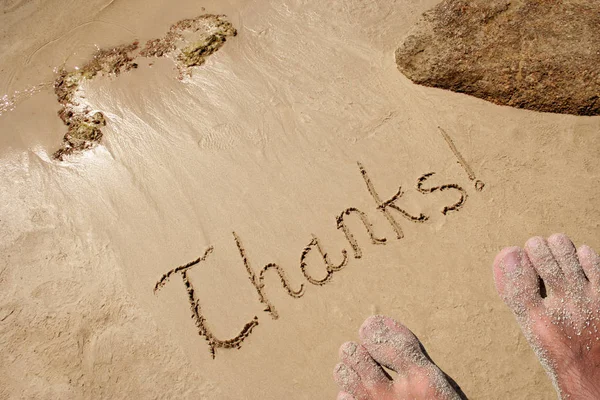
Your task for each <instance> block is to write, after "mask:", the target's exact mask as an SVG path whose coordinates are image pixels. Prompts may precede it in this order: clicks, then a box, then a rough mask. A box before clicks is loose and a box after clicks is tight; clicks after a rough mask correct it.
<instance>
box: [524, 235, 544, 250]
mask: <svg viewBox="0 0 600 400" xmlns="http://www.w3.org/2000/svg"><path fill="white" fill-rule="evenodd" d="M543 244H544V239H542V238H541V237H539V236H534V237H532V238H531V239H529V240H527V247H529V248H531V249H534V250H535V249H538V248H539V247H540V246H542V245H543Z"/></svg>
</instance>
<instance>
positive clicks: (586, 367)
mask: <svg viewBox="0 0 600 400" xmlns="http://www.w3.org/2000/svg"><path fill="white" fill-rule="evenodd" d="M494 278H495V280H496V288H497V290H498V293H499V294H500V296H501V297H502V299H503V300H504V302H505V303H506V304H507V305H508V306H509V307H510V308H511V309H512V310H513V312H514V314H515V316H516V318H517V321H518V322H519V325H520V326H521V329H522V330H523V333H524V334H525V337H526V338H527V340H528V342H529V344H530V345H531V347H532V348H533V349H534V351H535V352H536V354H537V356H538V358H539V359H540V362H541V363H542V365H543V366H544V368H545V369H546V372H547V373H548V375H549V376H550V379H552V382H553V383H554V386H555V388H556V390H557V392H558V395H559V397H560V398H570V399H598V398H600V383H599V382H600V333H599V332H598V329H599V328H600V257H599V256H598V254H596V252H595V251H594V250H592V249H591V248H590V247H588V246H585V245H584V246H581V247H580V248H579V249H578V250H577V249H575V246H574V245H573V243H572V242H571V240H570V239H569V238H568V237H567V236H565V235H563V234H555V235H552V236H550V237H549V238H548V240H547V241H546V240H544V239H543V238H540V237H534V238H531V239H529V240H528V241H527V243H526V244H525V249H524V250H523V249H521V248H519V247H509V248H506V249H504V250H502V251H501V252H500V253H499V254H498V256H496V259H495V261H494Z"/></svg>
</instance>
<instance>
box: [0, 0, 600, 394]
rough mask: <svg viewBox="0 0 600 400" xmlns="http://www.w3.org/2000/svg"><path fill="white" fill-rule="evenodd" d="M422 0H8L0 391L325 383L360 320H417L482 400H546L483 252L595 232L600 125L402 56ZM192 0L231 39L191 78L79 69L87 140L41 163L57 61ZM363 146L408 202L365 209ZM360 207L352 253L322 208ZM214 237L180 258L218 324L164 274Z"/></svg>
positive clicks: (293, 387)
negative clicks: (90, 115)
mask: <svg viewBox="0 0 600 400" xmlns="http://www.w3.org/2000/svg"><path fill="white" fill-rule="evenodd" d="M435 3H436V2H435V1H433V0H431V1H408V0H404V1H392V0H385V1H384V0H373V1H363V0H346V1H337V0H335V1H329V2H324V1H300V0H297V1H289V0H282V1H279V0H278V1H229V2H226V1H206V2H198V1H191V0H190V1H180V2H178V3H177V4H175V5H174V4H172V3H171V2H159V1H155V0H151V1H143V2H142V1H138V0H131V1H122V0H112V1H107V0H104V1H95V0H91V1H86V2H73V1H62V0H61V1H58V0H46V1H41V0H30V1H28V0H22V1H19V0H14V1H8V2H6V1H5V2H3V3H2V4H1V5H0V7H1V8H0V10H1V11H2V12H1V13H0V54H2V57H1V58H0V96H2V95H4V94H6V95H7V96H8V97H7V99H8V100H10V98H11V96H12V94H13V93H14V92H15V91H21V92H23V91H24V90H30V91H33V92H37V93H36V94H35V95H33V96H30V95H29V94H27V93H26V94H24V95H21V96H17V97H19V98H20V100H21V101H20V102H18V103H17V104H16V105H15V107H7V109H6V110H4V111H3V112H2V115H0V188H1V189H0V205H1V207H2V212H1V213H0V398H11V399H12V398H35V399H57V398H60V399H83V398H87V399H92V398H93V399H97V398H113V399H118V398H123V399H129V398H139V399H146V398H148V399H150V398H190V399H199V398H201V399H232V398H248V399H283V398H285V399H331V398H334V396H335V394H336V392H337V388H336V387H335V384H334V382H333V380H332V378H331V374H332V373H331V371H332V368H333V366H334V365H335V364H336V362H337V349H338V347H339V345H340V344H341V343H343V342H344V341H347V340H353V339H356V338H357V333H356V331H357V329H358V327H359V325H360V323H361V322H362V321H363V319H364V318H365V317H366V316H368V315H371V314H373V313H383V314H386V315H389V316H391V317H393V318H396V319H398V320H401V321H402V322H404V323H405V324H406V325H407V326H409V327H410V328H411V330H413V331H414V332H415V333H416V334H417V335H418V336H419V337H420V339H421V340H422V341H423V343H424V344H425V345H426V346H427V349H428V352H429V354H430V355H431V356H432V358H433V359H434V360H435V361H436V362H437V363H438V364H439V365H440V367H441V368H442V369H444V370H445V371H446V372H447V373H448V374H450V375H451V376H452V377H453V378H454V379H455V380H456V381H457V382H459V383H460V385H461V387H462V388H463V389H464V391H465V392H466V393H467V394H468V395H469V396H470V397H472V398H475V399H476V398H490V399H507V398H510V399H531V398H544V399H546V398H548V399H550V398H554V392H553V389H552V386H551V384H550V382H549V381H548V380H547V378H546V376H545V373H544V371H543V369H542V367H541V366H540V365H539V363H538V362H537V360H536V358H535V355H534V354H533V352H532V351H531V349H530V348H529V346H528V345H527V343H526V341H525V339H524V338H523V337H522V336H521V333H520V331H519V328H518V326H517V325H516V323H515V322H514V320H513V317H512V315H511V313H510V311H509V310H508V309H507V308H506V307H505V306H504V305H503V304H502V302H501V300H500V299H499V298H498V296H497V295H496V293H495V291H494V285H493V280H492V274H491V262H492V260H493V258H494V255H495V253H496V252H497V251H498V250H500V249H501V248H502V247H504V246H507V245H513V244H517V245H519V244H522V243H523V242H524V241H525V240H526V239H527V238H528V237H529V236H532V235H546V236H547V235H549V234H550V233H553V232H557V231H563V232H566V233H567V234H569V235H570V236H571V238H572V239H573V240H574V241H575V242H576V243H587V244H589V245H591V246H592V247H595V248H599V247H600V241H599V239H598V235H597V232H598V227H599V221H600V208H599V207H598V206H599V205H600V187H599V186H598V182H599V181H600V166H599V164H598V161H597V155H598V154H599V153H600V136H599V134H600V118H598V117H574V116H566V115H555V114H542V113H536V112H531V111H524V110H517V109H512V108H508V107H502V106H497V105H493V104H490V103H487V102H485V101H482V100H479V99H475V98H471V97H468V96H465V95H461V94H456V93H451V92H446V91H442V90H438V89H431V88H424V87H419V86H416V85H414V84H412V83H411V82H410V81H408V80H407V79H406V78H405V77H404V76H403V75H402V74H401V73H399V72H398V70H397V69H396V64H395V61H394V51H395V49H396V47H397V46H398V44H399V43H400V41H401V38H402V37H403V35H405V34H406V33H407V32H408V30H409V29H410V27H411V26H412V25H413V24H414V22H415V21H416V20H417V18H418V16H419V15H420V14H421V13H422V12H423V11H425V10H426V9H428V8H430V7H432V6H433V5H434V4H435ZM201 7H205V8H206V9H205V10H202V9H201ZM204 12H207V13H217V14H226V15H227V17H228V19H229V21H231V22H232V24H233V25H234V27H235V28H236V29H237V30H238V35H237V36H236V37H235V38H232V39H231V40H228V41H227V43H226V44H225V45H224V46H223V47H222V48H221V49H220V50H219V51H218V52H217V53H215V54H213V55H212V56H210V58H209V59H208V60H207V62H206V64H205V65H203V66H201V67H199V69H198V70H197V71H196V72H194V74H193V76H192V77H189V78H184V79H183V81H181V80H179V79H177V70H176V69H175V68H174V65H173V63H172V62H171V60H169V59H161V60H157V61H156V62H155V63H154V65H153V66H152V67H149V66H147V65H146V66H145V67H144V68H138V69H137V70H136V71H132V72H131V73H128V74H122V75H121V76H119V77H118V78H117V79H113V78H108V77H106V78H102V77H101V78H99V79H94V80H93V81H90V82H87V83H86V84H85V85H83V90H84V93H85V96H86V101H87V102H89V104H90V105H92V106H93V107H94V108H95V109H98V110H101V111H102V112H103V113H104V115H105V117H106V126H105V127H103V133H104V137H103V139H102V143H101V145H99V146H97V147H95V148H93V149H92V150H90V151H87V152H86V153H84V154H82V155H79V156H72V157H67V158H66V159H65V161H62V162H61V161H56V160H53V159H52V153H53V152H54V151H56V150H57V149H58V148H59V146H60V143H61V140H62V136H63V135H64V133H65V126H64V125H63V124H62V121H61V120H60V119H59V118H58V116H57V114H56V113H57V111H58V110H59V108H60V107H59V104H58V103H57V101H56V97H55V96H54V94H53V92H52V89H51V87H50V84H51V82H52V81H53V79H54V78H55V77H56V75H55V73H54V72H53V69H54V68H56V67H60V66H62V65H63V64H64V65H65V66H66V67H68V68H74V67H75V66H78V65H82V64H83V63H85V62H86V61H88V60H89V58H90V56H91V54H93V53H94V52H95V51H96V50H97V49H98V48H105V47H109V46H116V45H119V44H123V43H131V42H132V41H134V40H135V39H138V40H140V42H142V43H144V42H145V41H146V40H148V39H152V38H155V37H160V36H161V35H163V34H164V33H165V32H166V31H167V29H168V28H169V26H170V25H171V24H172V23H174V22H176V21H178V20H181V19H184V18H191V17H195V16H197V15H199V14H202V13H204ZM40 84H41V86H36V85H40ZM31 88H34V89H33V90H31ZM12 108H14V109H12ZM11 109H12V110H11ZM438 126H439V127H442V128H443V130H444V131H445V132H446V133H447V135H448V136H449V137H450V138H451V139H452V140H453V142H454V144H455V147H456V149H458V151H460V153H461V154H462V156H463V157H464V159H465V161H466V162H467V163H468V165H469V166H470V168H471V169H472V172H473V174H474V175H475V177H476V179H480V180H481V181H483V182H484V183H485V187H484V188H483V190H482V191H477V190H476V189H475V182H474V181H473V180H471V179H470V178H469V176H468V174H467V173H466V172H465V169H464V168H463V167H461V165H460V163H459V162H458V161H457V158H456V156H455V155H454V154H453V152H452V151H451V149H450V147H449V146H448V144H447V142H446V140H445V139H444V137H443V135H442V134H441V133H440V130H439V129H438ZM358 162H360V164H361V165H362V166H363V169H364V171H366V175H368V178H369V179H370V182H371V184H372V187H371V192H373V191H376V192H377V195H378V196H379V197H380V200H381V202H385V201H387V200H389V199H390V198H392V196H394V194H395V193H396V192H397V191H398V187H399V186H401V187H402V190H403V192H404V194H403V195H402V196H400V197H399V198H398V199H397V200H396V201H395V203H394V204H395V205H397V208H398V209H400V210H403V211H402V212H401V211H399V210H397V209H393V208H392V207H391V206H390V205H389V204H387V206H388V207H386V208H385V210H386V211H388V212H389V214H388V215H385V214H384V213H383V212H382V211H381V210H378V209H377V203H376V201H375V200H374V198H373V196H372V193H370V192H369V190H368V187H367V185H366V184H365V179H364V178H366V177H367V176H365V175H364V174H361V169H360V168H359V165H358V164H357V163H358ZM431 172H434V173H435V174H434V175H429V176H427V177H425V178H423V179H422V182H421V183H422V184H421V190H420V191H419V190H418V182H419V178H421V177H423V176H424V175H425V174H428V173H431ZM450 184H451V185H454V186H453V187H448V188H447V189H446V190H442V189H441V188H440V189H438V190H435V191H430V190H427V189H431V188H434V187H441V186H442V185H450ZM461 197H462V198H463V203H462V204H460V205H459V206H458V207H456V208H457V209H456V210H449V211H447V212H446V214H444V213H442V210H443V209H444V207H447V206H451V205H454V204H456V203H457V202H458V201H459V199H461ZM351 208H356V209H358V210H361V211H362V212H364V213H365V215H366V218H368V220H369V221H370V223H372V232H373V236H374V237H376V238H378V239H383V238H385V239H386V241H385V244H372V241H371V239H370V238H369V235H368V234H367V233H366V231H365V229H364V227H363V225H362V224H361V222H360V219H359V218H358V215H357V213H356V212H350V214H349V215H346V216H344V217H343V219H342V225H345V227H346V230H347V231H348V232H350V233H351V234H352V235H353V238H354V240H355V241H356V243H357V244H358V245H357V246H356V245H355V246H354V248H353V247H352V246H351V244H350V243H349V241H348V240H347V238H346V236H345V235H344V230H343V229H338V228H337V224H338V222H336V218H338V216H340V214H341V213H342V212H343V211H344V210H348V209H351ZM403 212H404V213H405V214H406V215H403ZM420 214H422V215H423V216H424V217H423V218H421V220H419V218H418V217H419V216H420ZM407 216H413V217H415V220H411V219H410V218H405V217H407ZM388 218H389V219H388ZM394 221H395V223H397V224H395V223H393V222H394ZM340 228H343V226H340ZM399 229H401V230H402V234H403V236H404V237H403V238H402V239H398V238H397V236H399V235H398V233H399ZM232 232H235V233H236V234H237V236H238V237H239V241H240V243H241V244H242V245H243V248H244V250H245V254H246V256H247V261H248V265H247V266H245V265H244V263H243V261H242V258H241V257H240V253H239V251H238V247H237V246H236V242H235V240H234V236H233V234H232ZM313 235H314V237H316V238H318V241H319V245H320V246H321V249H322V250H323V252H324V253H327V256H328V259H329V263H330V265H329V266H328V267H327V268H328V270H326V265H325V263H324V261H323V258H322V257H321V256H320V255H319V252H318V248H317V246H316V245H315V243H316V242H315V241H314V238H313ZM310 243H312V244H313V245H312V246H310V247H308V248H310V249H311V250H309V251H308V252H306V251H305V253H306V256H305V257H304V264H305V265H304V270H303V269H302V268H301V267H300V265H301V256H302V254H303V250H305V248H307V246H308V245H309V244H310ZM210 246H213V251H212V252H211V253H210V254H209V255H208V256H207V258H206V260H205V261H202V262H200V263H198V264H196V265H194V266H192V267H191V268H190V269H189V270H187V272H186V274H185V275H186V277H187V280H188V281H189V282H192V283H193V287H194V289H195V290H194V296H195V297H194V298H195V299H197V300H198V304H199V306H200V311H199V312H201V313H202V316H203V317H204V318H205V320H203V324H204V328H205V329H209V330H210V332H212V335H214V336H213V341H212V342H207V341H206V340H205V337H203V336H200V335H199V334H198V327H197V326H196V324H195V320H194V319H193V318H192V316H193V314H194V312H198V309H196V308H194V310H196V311H194V310H192V309H191V307H190V302H189V299H188V294H189V293H188V291H186V287H185V286H184V283H183V280H182V273H181V272H176V273H174V274H173V275H172V276H171V277H170V279H169V281H168V282H166V283H165V285H164V286H162V287H161V288H160V290H158V291H156V292H154V288H155V285H156V284H157V281H159V279H161V276H163V275H164V274H166V273H167V272H168V271H170V270H172V269H173V268H176V267H178V266H180V265H184V264H187V263H189V262H191V261H193V260H195V259H197V258H198V257H201V256H202V255H203V254H204V253H205V251H206V249H207V248H209V247H210ZM308 248H307V249H308ZM357 248H358V249H359V252H358V254H357V251H356V250H357ZM342 249H344V250H345V251H346V255H347V259H346V263H345V265H344V267H343V268H341V269H340V270H339V271H338V270H337V269H339V268H336V266H338V265H340V264H343V260H344V258H343V255H342ZM357 255H360V256H361V257H360V258H356V256H357ZM269 263H276V264H277V265H278V266H279V268H275V267H273V266H271V268H270V269H269V270H268V271H267V272H266V273H265V274H264V281H262V283H261V281H260V278H259V274H260V271H261V269H262V268H263V266H265V265H267V264H269ZM246 267H247V268H251V269H250V271H252V272H253V274H254V278H252V280H249V275H248V272H247V268H246ZM281 271H283V273H285V276H286V279H287V282H288V284H289V292H288V291H286V290H285V289H284V288H283V287H282V284H281V280H280V277H279V276H278V272H280V273H282V272H281ZM303 271H304V274H303ZM305 275H307V276H308V277H310V278H311V280H312V283H311V282H310V281H309V280H307V277H306V276H305ZM327 275H329V278H327ZM326 278H327V279H326ZM324 279H326V280H325V283H324V284H319V282H318V281H321V280H324ZM301 285H303V286H302V291H300V287H301ZM255 286H256V287H258V288H259V289H260V295H261V296H262V300H263V303H262V304H261V302H260V301H259V298H260V296H259V293H258V291H257V289H256V288H255ZM290 292H293V293H296V294H297V295H296V297H292V296H290V295H289V293H290ZM300 294H302V296H300ZM266 302H268V303H269V304H270V306H271V308H270V311H271V312H265V311H264V310H265V305H266V304H267V303H266ZM275 313H277V315H278V319H273V317H274V316H275ZM255 316H256V317H257V321H258V325H257V324H256V323H255V322H253V321H255V320H254V317H255ZM197 320H198V319H197V318H196V322H197ZM247 323H250V324H251V325H252V326H251V328H252V330H251V331H249V330H248V329H247V330H246V331H245V333H246V335H247V337H245V339H244V340H243V341H242V342H241V343H240V342H236V343H235V344H236V345H240V344H241V348H240V349H229V348H223V347H219V346H216V349H215V356H216V357H215V358H214V359H213V357H212V355H211V352H210V351H209V350H210V345H211V343H212V344H215V343H217V342H215V340H217V339H218V340H221V341H223V340H225V339H231V338H233V337H235V336H236V335H237V334H238V333H239V332H240V331H242V329H243V328H244V326H245V324H247ZM219 343H220V342H219Z"/></svg>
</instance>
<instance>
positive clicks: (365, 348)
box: [333, 315, 463, 400]
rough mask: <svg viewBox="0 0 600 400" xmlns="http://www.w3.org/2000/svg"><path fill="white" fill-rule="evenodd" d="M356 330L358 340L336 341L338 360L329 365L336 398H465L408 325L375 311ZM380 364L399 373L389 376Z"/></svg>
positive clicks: (369, 399)
mask: <svg viewBox="0 0 600 400" xmlns="http://www.w3.org/2000/svg"><path fill="white" fill-rule="evenodd" d="M359 334H360V338H361V341H362V344H358V343H354V342H347V343H344V344H343V345H342V346H341V347H340V359H341V361H342V362H341V363H339V364H338V365H336V367H335V369H334V371H333V375H334V379H335V381H336V382H337V384H338V385H339V387H340V390H341V391H340V393H339V394H338V400H400V399H407V400H408V399H444V400H446V399H460V398H463V395H462V394H461V395H459V394H458V392H459V391H460V389H458V387H457V386H456V384H455V383H454V382H453V381H452V380H451V379H450V378H448V377H447V376H446V375H445V374H444V373H443V372H442V371H441V370H440V369H439V368H438V367H437V366H436V365H435V364H434V363H433V362H432V361H431V359H430V358H429V357H428V356H427V354H426V353H425V350H424V349H423V347H422V346H421V343H420V342H419V340H418V339H417V337H416V336H415V335H414V334H413V333H412V332H411V331H410V330H409V329H408V328H407V327H405V326H403V325H401V324H399V323H397V322H396V321H394V320H392V319H390V318H387V317H383V316H379V315H376V316H372V317H369V318H368V319H367V320H366V321H365V322H364V323H363V325H362V326H361V328H360V331H359ZM382 365H383V366H385V367H386V368H389V369H391V370H393V371H395V372H397V373H398V376H397V377H396V378H395V379H392V378H391V377H390V376H389V375H388V374H387V373H386V372H385V370H384V369H383V368H382V367H381V366H382ZM451 382H452V383H451ZM461 393H462V392H461Z"/></svg>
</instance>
